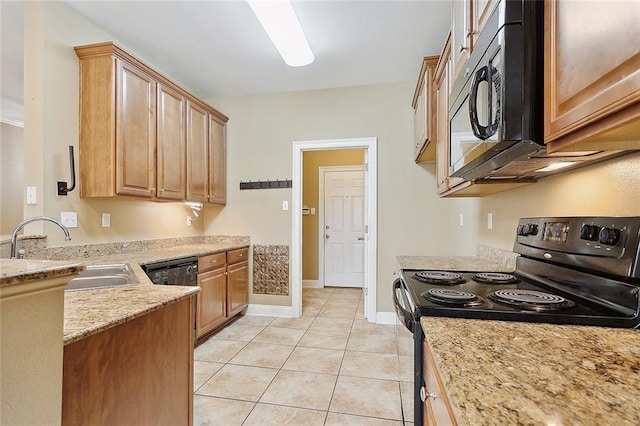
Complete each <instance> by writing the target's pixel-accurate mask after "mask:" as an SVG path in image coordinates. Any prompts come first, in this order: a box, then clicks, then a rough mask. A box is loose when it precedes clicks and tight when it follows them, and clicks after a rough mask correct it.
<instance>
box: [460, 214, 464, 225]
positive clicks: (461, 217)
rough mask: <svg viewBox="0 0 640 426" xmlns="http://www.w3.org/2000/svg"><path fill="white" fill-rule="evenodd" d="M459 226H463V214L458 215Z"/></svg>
mask: <svg viewBox="0 0 640 426" xmlns="http://www.w3.org/2000/svg"><path fill="white" fill-rule="evenodd" d="M460 226H464V214H463V213H460Z"/></svg>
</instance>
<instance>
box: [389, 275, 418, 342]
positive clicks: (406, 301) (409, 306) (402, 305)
mask: <svg viewBox="0 0 640 426" xmlns="http://www.w3.org/2000/svg"><path fill="white" fill-rule="evenodd" d="M393 305H394V307H395V309H396V314H397V315H398V320H400V322H401V323H402V324H404V326H405V327H407V329H408V330H409V331H410V332H412V333H413V329H414V324H415V322H416V317H415V314H414V312H415V311H416V305H415V303H414V302H413V300H412V299H411V295H410V294H409V290H408V289H407V286H406V285H405V283H404V281H402V279H401V278H397V279H396V280H395V281H394V282H393Z"/></svg>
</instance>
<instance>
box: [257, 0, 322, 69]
mask: <svg viewBox="0 0 640 426" xmlns="http://www.w3.org/2000/svg"><path fill="white" fill-rule="evenodd" d="M247 3H249V7H251V10H253V13H254V14H255V15H256V17H257V18H258V21H260V24H262V28H264V30H265V31H266V32H267V35H268V36H269V38H270V39H271V42H272V43H273V45H274V46H275V47H276V49H277V50H278V53H280V56H282V59H283V60H284V62H285V63H286V64H287V65H289V66H291V67H301V66H304V65H309V64H310V63H312V62H313V60H314V59H315V58H314V57H313V52H311V47H309V43H308V42H307V38H306V37H305V35H304V31H302V27H301V26H300V22H299V21H298V18H297V17H296V13H295V12H294V11H293V6H291V3H290V2H289V0H277V1H264V0H247Z"/></svg>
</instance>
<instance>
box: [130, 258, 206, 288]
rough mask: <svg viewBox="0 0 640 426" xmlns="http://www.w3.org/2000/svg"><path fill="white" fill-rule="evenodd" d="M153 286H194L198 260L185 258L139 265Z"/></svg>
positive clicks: (196, 278)
mask: <svg viewBox="0 0 640 426" xmlns="http://www.w3.org/2000/svg"><path fill="white" fill-rule="evenodd" d="M141 266H142V269H144V271H145V273H146V274H147V276H148V277H149V279H150V280H151V282H153V283H154V284H159V285H183V286H196V285H197V280H198V258H197V257H185V258H181V259H174V260H167V261H164V262H156V263H149V264H146V265H141Z"/></svg>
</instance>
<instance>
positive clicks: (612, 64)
mask: <svg viewBox="0 0 640 426" xmlns="http://www.w3.org/2000/svg"><path fill="white" fill-rule="evenodd" d="M639 22H640V3H638V2H589V3H588V5H585V4H583V3H582V2H573V1H545V24H544V26H545V128H544V136H545V142H546V143H547V147H548V149H549V151H558V150H600V149H640V25H638V23H639Z"/></svg>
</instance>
